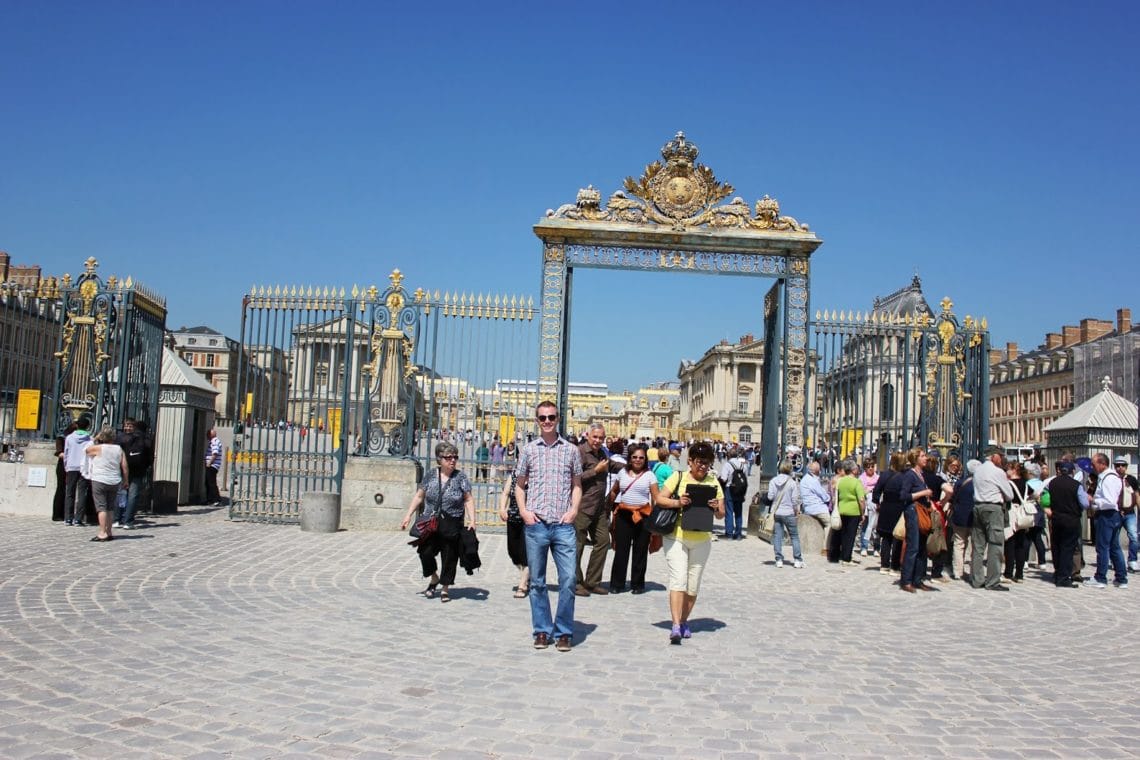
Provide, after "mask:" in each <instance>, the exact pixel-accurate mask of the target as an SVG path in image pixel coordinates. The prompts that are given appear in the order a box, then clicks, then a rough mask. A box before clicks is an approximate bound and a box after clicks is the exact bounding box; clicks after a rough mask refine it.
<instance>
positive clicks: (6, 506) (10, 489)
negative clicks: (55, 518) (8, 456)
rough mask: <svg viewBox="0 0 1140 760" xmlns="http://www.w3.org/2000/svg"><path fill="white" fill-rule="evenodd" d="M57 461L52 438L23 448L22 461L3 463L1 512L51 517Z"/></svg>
mask: <svg viewBox="0 0 1140 760" xmlns="http://www.w3.org/2000/svg"><path fill="white" fill-rule="evenodd" d="M55 463H56V456H55V443H54V442H52V441H36V442H33V443H29V444H28V445H27V446H26V447H25V448H24V461H23V462H8V461H2V462H0V512H2V513H4V514H9V515H29V516H36V517H43V518H45V519H47V520H51V511H52V503H53V502H54V500H55ZM39 483H43V485H38V484H39Z"/></svg>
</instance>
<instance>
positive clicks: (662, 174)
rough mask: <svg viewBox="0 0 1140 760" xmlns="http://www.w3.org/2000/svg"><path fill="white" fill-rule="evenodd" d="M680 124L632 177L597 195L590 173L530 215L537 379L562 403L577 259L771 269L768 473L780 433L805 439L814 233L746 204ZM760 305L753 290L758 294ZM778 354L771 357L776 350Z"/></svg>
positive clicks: (615, 265) (775, 210)
mask: <svg viewBox="0 0 1140 760" xmlns="http://www.w3.org/2000/svg"><path fill="white" fill-rule="evenodd" d="M697 155H698V151H697V146H696V145H694V144H693V143H691V142H689V141H688V140H687V139H686V138H685V135H684V134H683V133H680V132H678V133H677V136H676V137H674V138H673V139H672V140H670V141H669V142H668V143H666V144H665V147H664V148H662V149H661V157H662V158H663V159H664V163H662V162H660V161H654V162H653V163H651V164H649V165H648V166H646V167H645V170H644V172H643V173H642V175H641V177H640V178H639V179H634V178H633V177H627V178H626V180H625V183H624V185H623V187H624V191H622V190H619V191H617V192H615V193H613V195H611V196H610V197H609V199H608V200H607V201H606V203H605V204H604V205H603V204H602V201H601V193H599V192H598V191H597V190H595V189H594V187H593V186H592V185H590V186H588V187H586V188H584V189H582V190H579V191H578V197H577V200H576V202H575V203H568V204H565V205H563V206H561V207H559V208H558V209H557V210H552V211H548V212H547V215H546V218H545V219H543V220H542V221H540V222H539V223H538V224H536V225H535V226H534V232H535V234H536V235H537V236H538V237H539V239H541V240H542V244H543V257H542V258H543V263H542V335H541V348H540V360H539V373H538V375H539V378H538V379H539V390H540V393H541V395H543V396H544V397H552V398H555V399H556V400H557V401H558V403H559V405H560V407H561V408H565V407H566V402H567V385H568V382H567V380H568V375H567V369H568V350H569V337H570V336H569V325H570V321H569V316H570V292H571V284H572V280H573V274H574V269H575V268H579V267H580V268H595V269H624V270H634V271H656V272H679V273H684V274H708V275H731V276H741V277H761V278H765V279H773V280H775V281H776V283H775V287H774V289H773V291H774V292H773V294H772V295H771V297H770V300H771V302H772V303H771V305H772V308H771V309H768V310H766V313H765V317H766V319H765V322H766V325H768V326H769V327H770V328H771V329H768V330H766V334H765V336H764V355H765V357H769V358H770V361H769V369H771V373H770V374H769V373H766V377H767V378H768V379H769V380H770V382H765V383H764V405H763V409H764V432H763V435H762V439H761V449H762V454H761V462H762V466H763V472H764V473H765V474H766V475H774V474H775V468H776V464H777V461H778V459H779V453H780V452H781V451H782V450H783V449H784V447H785V446H786V445H797V446H802V445H803V442H804V438H805V435H806V431H807V422H808V415H807V414H806V412H805V407H806V403H805V400H806V390H807V350H808V306H809V303H808V292H809V277H810V270H811V267H810V262H809V260H810V257H811V254H812V253H813V252H814V251H815V250H816V248H818V247H819V246H820V245H821V244H822V242H823V241H822V240H821V239H820V238H819V237H817V236H816V234H815V233H814V232H812V231H811V230H810V229H809V228H808V226H807V225H806V224H801V223H800V222H798V221H797V220H795V219H794V218H792V217H790V216H783V215H781V213H780V204H779V203H778V202H777V201H776V200H775V199H774V198H770V197H769V196H767V195H765V196H764V197H763V198H761V199H760V200H758V201H756V203H755V206H754V207H753V206H750V205H749V204H748V203H746V202H745V201H744V199H743V198H740V197H734V198H733V199H732V200H731V201H729V202H728V203H723V204H722V203H720V202H721V201H723V200H724V199H725V198H728V197H729V196H730V195H732V193H733V192H735V191H734V189H733V187H732V185H729V184H727V183H723V182H720V181H719V180H717V178H716V176H715V175H714V174H713V172H712V170H711V169H709V168H708V167H707V166H704V165H703V164H698V163H696V159H697ZM757 302H758V303H757V307H758V308H757V311H758V312H759V311H760V309H759V297H758V299H757ZM777 356H778V357H779V358H778V361H777V360H776V358H775V357H777Z"/></svg>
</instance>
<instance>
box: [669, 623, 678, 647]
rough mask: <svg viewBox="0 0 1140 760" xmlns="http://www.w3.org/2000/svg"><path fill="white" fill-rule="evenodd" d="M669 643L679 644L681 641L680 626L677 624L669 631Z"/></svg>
mask: <svg viewBox="0 0 1140 760" xmlns="http://www.w3.org/2000/svg"><path fill="white" fill-rule="evenodd" d="M669 643H670V644H680V643H681V626H679V625H675V626H673V630H671V631H670V632H669Z"/></svg>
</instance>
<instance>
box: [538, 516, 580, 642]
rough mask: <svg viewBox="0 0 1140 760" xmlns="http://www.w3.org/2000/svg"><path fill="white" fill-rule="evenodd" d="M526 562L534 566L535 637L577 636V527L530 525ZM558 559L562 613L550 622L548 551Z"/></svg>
mask: <svg viewBox="0 0 1140 760" xmlns="http://www.w3.org/2000/svg"><path fill="white" fill-rule="evenodd" d="M525 530H526V561H527V565H529V566H530V594H529V596H530V621H531V625H532V626H533V627H534V634H535V635H536V636H537V635H538V634H540V633H545V634H546V635H547V636H551V637H554V638H557V637H559V636H573V635H574V584H575V577H574V572H575V570H574V565H575V564H576V561H577V553H578V545H577V542H576V539H575V535H574V526H573V525H565V524H562V523H549V524H548V523H544V522H542V521H541V520H540V521H538V522H536V523H535V524H534V525H528V526H526V529H525ZM548 550H549V551H550V554H551V555H553V557H554V567H555V569H556V570H558V611H557V613H556V614H555V616H554V621H553V622H551V620H550V595H549V594H548V593H547V590H546V552H547V551H548Z"/></svg>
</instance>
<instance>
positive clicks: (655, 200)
mask: <svg viewBox="0 0 1140 760" xmlns="http://www.w3.org/2000/svg"><path fill="white" fill-rule="evenodd" d="M698 154H699V150H698V149H697V146H696V145H695V144H693V143H691V142H689V141H688V140H687V139H686V138H685V134H684V133H683V132H678V133H677V135H676V136H675V137H674V138H673V139H672V140H670V141H669V142H667V143H666V144H665V146H664V147H663V148H662V149H661V157H662V158H663V159H664V163H662V162H661V161H654V162H653V163H651V164H649V165H648V166H646V167H645V170H644V171H643V172H642V174H641V176H640V177H638V178H637V179H634V178H633V177H626V179H625V183H624V185H623V189H624V192H623V191H622V190H619V191H617V192H615V193H614V194H613V195H611V196H610V198H609V200H608V201H607V202H606V204H605V205H604V206H603V205H602V202H601V200H602V196H601V193H600V192H598V190H597V189H596V188H595V187H594V186H593V185H588V186H586V187H584V188H582V189H581V190H579V191H578V196H577V198H576V199H575V202H574V203H566V204H563V205H562V206H559V207H558V209H557V210H554V209H551V210H548V211H547V212H546V216H547V217H550V218H553V219H569V220H574V221H586V222H610V223H614V222H616V223H619V224H632V225H643V226H668V227H671V228H673V229H675V230H685V229H691V228H697V227H710V228H717V229H745V230H757V231H771V232H790V233H801V234H812V233H811V230H810V229H809V227H808V225H806V224H802V223H800V222H799V221H797V220H796V219H795V218H794V217H790V216H781V215H780V204H779V202H778V201H777V200H776V199H774V198H771V197H769V196H767V195H765V196H764V197H763V198H761V199H760V200H758V201H756V205H755V210H753V208H751V207H749V205H748V203H747V202H746V201H745V200H744V199H743V198H741V197H735V198H733V199H732V200H731V201H730V202H728V203H725V204H722V205H717V203H718V202H720V201H722V200H724V199H725V198H727V197H728V196H730V195H732V193H733V189H734V188H733V187H732V185H730V184H728V183H727V182H721V181H720V180H718V179H717V178H716V175H715V174H713V171H712V169H710V168H709V167H707V166H705V165H704V164H698V163H696V159H697V155H698Z"/></svg>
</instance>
